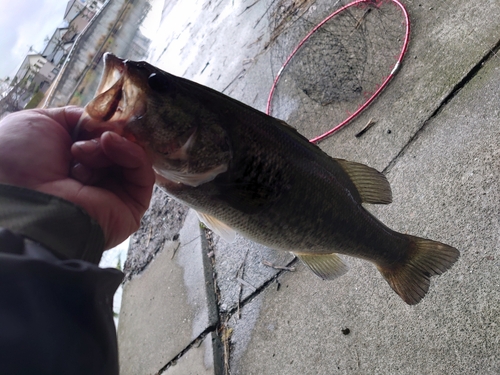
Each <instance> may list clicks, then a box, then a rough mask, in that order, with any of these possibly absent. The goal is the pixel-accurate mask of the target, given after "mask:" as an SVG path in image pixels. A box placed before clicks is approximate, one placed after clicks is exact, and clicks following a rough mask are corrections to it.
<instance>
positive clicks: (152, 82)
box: [148, 73, 169, 92]
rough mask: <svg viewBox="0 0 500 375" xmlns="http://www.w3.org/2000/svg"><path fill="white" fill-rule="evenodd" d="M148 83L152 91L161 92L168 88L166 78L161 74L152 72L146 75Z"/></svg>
mask: <svg viewBox="0 0 500 375" xmlns="http://www.w3.org/2000/svg"><path fill="white" fill-rule="evenodd" d="M148 85H149V87H151V89H153V90H154V91H158V92H162V91H166V90H168V86H169V83H168V80H167V77H165V76H164V75H163V74H160V73H153V74H151V75H150V76H149V77H148Z"/></svg>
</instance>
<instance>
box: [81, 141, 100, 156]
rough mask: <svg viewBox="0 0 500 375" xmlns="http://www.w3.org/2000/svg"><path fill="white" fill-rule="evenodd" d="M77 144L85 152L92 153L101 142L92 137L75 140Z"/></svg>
mask: <svg viewBox="0 0 500 375" xmlns="http://www.w3.org/2000/svg"><path fill="white" fill-rule="evenodd" d="M75 146H76V147H78V148H79V149H80V150H82V151H83V152H85V153H90V152H94V151H95V150H97V148H98V147H99V142H98V141H97V140H96V139H92V140H90V141H78V142H75Z"/></svg>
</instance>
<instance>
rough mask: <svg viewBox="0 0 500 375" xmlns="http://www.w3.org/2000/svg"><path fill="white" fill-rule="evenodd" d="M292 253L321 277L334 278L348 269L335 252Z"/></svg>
mask: <svg viewBox="0 0 500 375" xmlns="http://www.w3.org/2000/svg"><path fill="white" fill-rule="evenodd" d="M294 254H295V255H296V256H297V258H299V259H300V260H301V261H302V262H304V264H305V265H306V266H307V267H309V269H310V270H311V271H313V272H314V273H315V274H316V275H318V276H319V277H321V278H322V279H326V280H332V279H335V278H336V277H339V276H342V275H343V274H345V273H346V272H347V271H348V269H349V268H348V267H347V265H346V264H345V263H344V262H343V261H342V259H340V257H339V256H338V255H337V254H333V253H332V254H321V255H311V254H297V253H294Z"/></svg>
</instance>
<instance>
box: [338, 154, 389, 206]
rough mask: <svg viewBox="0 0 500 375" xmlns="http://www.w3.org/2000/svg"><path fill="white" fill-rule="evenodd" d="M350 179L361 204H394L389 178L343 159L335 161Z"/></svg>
mask: <svg viewBox="0 0 500 375" xmlns="http://www.w3.org/2000/svg"><path fill="white" fill-rule="evenodd" d="M335 161H337V162H338V163H339V165H340V166H341V167H342V169H343V170H344V171H345V172H346V173H347V175H348V176H349V177H350V179H351V181H352V183H353V184H354V186H355V187H356V189H357V191H358V193H359V195H360V197H361V202H364V203H374V204H388V203H391V202H392V191H391V186H390V185H389V181H387V178H385V176H384V175H383V174H382V173H380V172H379V171H377V170H376V169H374V168H371V167H368V166H367V165H364V164H360V163H355V162H352V161H348V160H343V159H335Z"/></svg>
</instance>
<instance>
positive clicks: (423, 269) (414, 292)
mask: <svg viewBox="0 0 500 375" xmlns="http://www.w3.org/2000/svg"><path fill="white" fill-rule="evenodd" d="M407 237H409V239H410V241H411V246H412V247H413V248H414V249H413V250H412V251H410V257H409V259H408V260H406V262H405V263H404V264H396V265H392V266H380V265H377V268H378V270H379V271H380V273H381V274H382V275H383V276H384V277H385V279H386V281H387V282H388V283H389V285H390V286H391V288H392V289H393V290H394V291H395V292H396V293H397V294H398V295H399V296H400V297H401V298H402V299H403V301H405V302H406V303H407V304H409V305H416V304H417V303H419V302H420V300H421V299H422V298H423V297H424V296H425V294H426V293H427V291H428V290H429V285H430V278H431V276H435V275H441V274H442V273H444V272H445V271H447V270H448V269H449V268H450V267H451V266H452V265H453V263H455V262H456V261H457V260H458V258H459V256H460V253H459V252H458V250H457V249H455V248H454V247H451V246H448V245H445V244H443V243H440V242H437V241H432V240H427V239H424V238H419V237H414V236H409V235H408V236H407Z"/></svg>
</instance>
